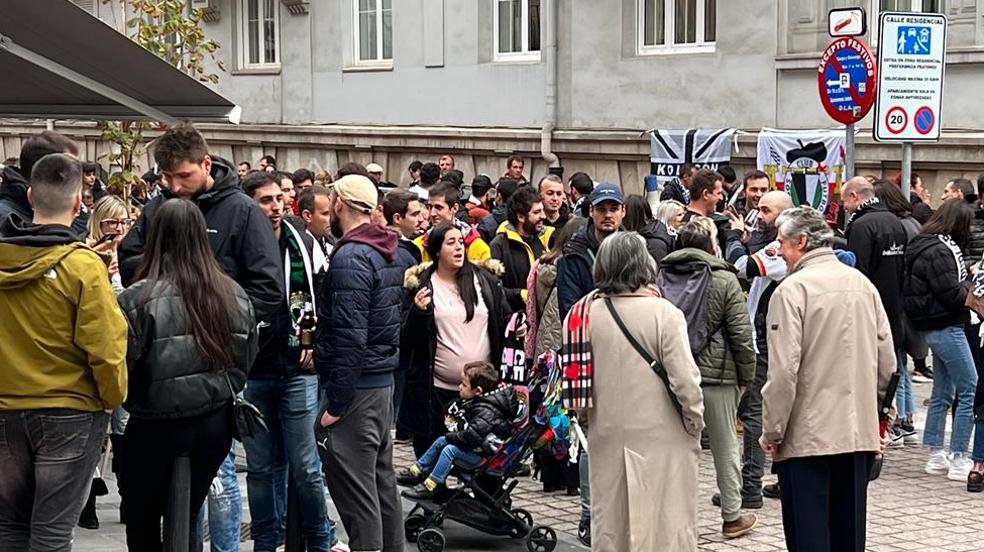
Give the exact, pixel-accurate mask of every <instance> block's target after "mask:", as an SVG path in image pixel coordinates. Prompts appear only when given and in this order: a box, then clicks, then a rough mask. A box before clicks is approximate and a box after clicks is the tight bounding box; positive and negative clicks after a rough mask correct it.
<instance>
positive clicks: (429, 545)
mask: <svg viewBox="0 0 984 552" xmlns="http://www.w3.org/2000/svg"><path fill="white" fill-rule="evenodd" d="M555 540H556V537H555ZM445 542H446V541H445V539H444V533H442V532H441V530H440V529H434V528H433V527H432V528H430V529H424V530H423V531H421V532H420V534H419V535H417V550H420V552H443V550H444V543H445ZM551 550H553V549H552V548H551Z"/></svg>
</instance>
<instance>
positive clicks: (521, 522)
mask: <svg viewBox="0 0 984 552" xmlns="http://www.w3.org/2000/svg"><path fill="white" fill-rule="evenodd" d="M537 368H538V369H537V372H536V374H535V375H534V376H533V378H532V381H531V382H530V384H529V387H528V389H527V388H523V387H516V391H517V394H518V395H519V397H520V403H521V404H522V403H525V404H526V405H528V406H527V407H526V408H521V411H522V414H521V415H520V417H519V418H518V419H517V420H516V421H515V422H514V425H515V426H516V427H517V428H519V429H518V431H517V432H516V433H514V434H513V435H512V436H511V437H510V438H509V439H508V440H506V441H505V442H504V443H503V444H502V445H501V446H500V447H499V448H498V450H497V451H496V453H495V454H493V455H492V456H490V457H488V458H486V459H485V460H484V461H483V462H482V463H481V464H480V465H479V466H478V467H477V468H475V469H472V470H465V469H462V468H458V467H455V468H454V469H453V470H452V472H451V474H452V475H454V476H455V477H456V478H457V479H458V480H459V481H461V485H460V486H458V487H457V488H454V489H448V491H447V493H446V494H445V495H444V496H441V497H440V498H439V499H438V500H435V501H418V502H417V504H416V505H415V506H414V507H413V509H412V510H410V513H409V514H408V515H407V518H406V520H404V522H403V528H404V531H405V533H406V538H407V540H408V541H409V542H416V543H417V549H418V550H420V551H421V552H441V551H442V550H444V546H445V543H446V538H445V536H444V531H443V530H442V529H441V527H442V526H443V524H444V520H445V519H450V520H453V521H456V522H458V523H461V524H463V525H467V526H468V527H471V528H473V529H477V530H479V531H481V532H483V533H486V534H489V535H494V536H502V537H511V538H514V539H522V538H525V540H526V548H527V550H529V551H530V552H551V551H552V550H553V549H554V548H555V547H556V546H557V533H556V532H554V530H553V529H551V528H550V527H547V526H545V525H535V524H534V522H533V515H532V514H531V513H530V512H528V511H526V510H524V509H522V508H513V507H512V498H511V493H512V491H513V490H514V489H515V488H516V485H518V484H519V481H518V480H517V479H516V477H515V476H516V472H518V471H519V470H520V468H521V467H522V466H523V464H524V462H525V461H526V460H527V459H528V458H529V457H530V456H531V455H532V453H533V451H534V450H535V449H537V448H540V447H542V446H544V445H545V444H546V443H547V442H549V441H550V440H552V439H555V438H556V433H555V431H554V429H553V428H552V427H551V418H550V416H549V415H548V414H546V413H548V412H550V411H552V410H554V407H553V405H556V404H557V403H559V395H560V391H559V390H560V370H559V369H558V368H556V364H555V362H554V358H553V353H545V354H544V356H541V357H540V359H539V362H538V364H537ZM538 403H539V404H538ZM534 408H535V410H534ZM530 412H536V413H537V414H536V415H534V416H530V415H529V413H530Z"/></svg>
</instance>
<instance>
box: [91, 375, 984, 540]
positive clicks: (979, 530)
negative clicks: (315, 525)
mask: <svg viewBox="0 0 984 552" xmlns="http://www.w3.org/2000/svg"><path fill="white" fill-rule="evenodd" d="M931 387H932V385H931V384H916V385H914V389H915V397H916V404H917V405H920V406H919V407H918V410H921V411H922V415H921V416H919V417H917V420H916V427H917V428H921V427H922V426H923V423H924V416H925V407H923V406H921V405H922V403H923V399H925V398H927V397H928V396H929V392H930V390H931ZM412 461H413V453H412V451H411V450H410V448H409V447H408V446H398V447H397V448H396V450H395V453H394V464H395V465H396V466H397V467H402V466H405V465H409V464H410V463H411V462H412ZM925 462H926V453H925V451H923V450H922V449H921V448H920V447H919V446H907V447H904V448H901V449H889V451H888V453H887V455H886V461H885V467H884V469H883V471H882V475H881V478H880V479H878V480H877V481H875V482H873V483H872V484H871V486H870V487H869V491H868V541H867V547H866V548H867V550H868V551H870V552H897V551H926V552H929V551H933V552H936V551H941V552H960V551H975V552H976V551H980V550H984V525H981V521H980V518H981V512H982V511H984V494H970V493H968V492H967V491H966V484H965V483H964V482H955V481H949V480H948V479H946V477H945V476H931V475H927V474H926V473H925V472H923V466H924V464H925ZM107 479H108V481H107V483H108V484H109V486H110V495H109V496H106V497H101V498H100V499H99V502H98V506H97V509H98V513H99V518H100V520H101V522H102V526H101V527H100V529H99V530H97V531H88V530H85V529H80V528H76V531H75V539H76V540H75V545H74V550H76V551H79V552H118V551H122V550H126V547H125V544H124V543H125V535H124V526H123V525H120V524H119V523H118V514H117V512H118V507H119V496H118V495H117V494H116V489H115V480H113V477H112V474H108V478H107ZM766 480H767V482H773V481H774V476H770V475H767V476H766ZM239 482H240V487H241V489H242V490H243V495H244V497H245V489H246V484H245V475H244V474H239ZM699 492H700V496H699V499H698V504H699V512H698V524H699V525H698V531H699V549H700V550H701V551H708V552H711V551H715V552H717V551H721V552H724V551H748V552H759V551H761V552H765V551H773V550H785V549H786V547H785V543H784V540H783V532H782V519H781V515H780V509H779V502H778V501H776V500H770V499H766V500H765V506H764V507H763V508H762V509H761V510H756V511H754V513H756V514H757V515H758V518H759V521H758V527H756V529H755V530H754V531H752V532H751V533H750V534H748V535H746V536H744V537H741V538H738V539H734V540H727V539H725V538H724V537H723V536H722V535H721V518H720V513H719V511H718V510H717V508H714V507H713V506H712V505H711V496H712V495H713V494H714V493H715V492H716V485H715V479H714V465H713V462H712V460H711V455H710V452H709V451H703V452H702V453H701V458H700V486H699ZM513 501H514V504H515V505H516V506H517V507H521V508H524V509H526V510H528V511H529V512H530V513H532V514H533V517H534V521H535V523H536V524H542V525H548V526H550V527H552V528H553V529H554V530H555V531H556V532H557V535H558V539H559V540H560V542H559V544H558V546H557V548H556V550H557V551H559V552H570V551H585V550H587V549H586V548H584V547H582V546H580V545H579V544H578V543H577V541H576V539H575V536H574V535H575V534H576V533H577V521H578V514H579V506H578V497H568V496H566V495H565V494H564V493H563V492H560V493H551V494H549V495H547V494H544V493H543V492H541V486H540V484H539V482H538V481H534V480H532V479H523V480H522V481H520V484H519V486H517V488H516V490H515V491H514V492H513ZM403 507H404V512H408V511H409V509H410V508H411V507H412V503H410V502H408V501H404V504H403ZM331 514H332V516H333V519H336V520H337V519H338V517H337V513H336V512H335V510H334V506H333V505H332V507H331ZM248 519H249V509H248V507H247V505H246V501H245V499H244V501H243V520H244V521H248ZM339 529H340V530H341V524H339ZM445 530H446V531H445V532H446V536H447V547H446V548H445V549H446V550H448V551H456V552H457V551H460V552H468V551H473V550H474V551H480V550H495V551H500V550H501V551H516V552H519V551H522V550H526V546H525V543H524V542H523V541H522V540H510V539H507V538H500V537H489V536H486V535H483V534H481V533H478V532H477V531H474V530H471V529H469V528H467V527H463V526H460V525H458V524H456V523H454V522H450V521H449V522H446V523H445ZM342 538H343V540H344V533H342ZM205 549H206V550H208V546H207V543H206V547H205ZM241 550H242V551H244V552H248V551H252V550H253V547H252V541H249V540H246V541H244V542H243V543H242V548H241ZM406 550H407V551H411V550H416V546H414V545H409V544H408V546H407V548H406ZM618 552H622V551H618Z"/></svg>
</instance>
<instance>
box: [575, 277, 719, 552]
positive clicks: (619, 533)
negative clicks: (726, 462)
mask: <svg viewBox="0 0 984 552" xmlns="http://www.w3.org/2000/svg"><path fill="white" fill-rule="evenodd" d="M613 303H614V306H615V309H616V311H617V312H618V313H619V315H620V316H621V318H622V319H623V320H624V321H625V324H626V326H627V327H628V329H629V331H630V332H631V333H632V335H633V336H634V337H635V338H636V339H637V340H638V341H639V342H640V343H641V344H642V345H643V346H644V347H645V348H646V350H647V351H648V352H649V353H650V354H652V355H653V356H654V357H655V358H656V359H657V360H659V361H660V362H661V363H662V364H663V366H664V367H665V369H666V372H667V374H668V376H669V381H670V386H671V387H672V388H673V390H674V392H675V393H676V396H677V397H678V398H679V400H680V403H681V405H682V407H683V413H684V420H683V421H681V419H680V416H679V415H677V412H676V410H674V409H673V405H672V403H671V402H670V398H669V394H668V393H667V389H666V387H665V386H664V384H663V382H662V380H660V379H659V377H658V376H657V375H656V374H655V373H653V371H652V370H651V369H650V367H649V364H648V363H646V362H645V361H643V359H642V357H641V356H640V355H639V353H638V352H636V350H635V349H633V348H632V345H630V344H629V342H628V341H627V340H626V339H625V338H624V337H623V336H622V332H621V331H620V330H619V328H618V326H617V325H616V324H615V321H614V320H613V318H612V317H611V315H610V314H609V312H608V309H607V307H606V306H605V303H604V301H603V300H601V299H599V300H596V301H594V302H593V303H592V305H591V310H590V338H591V345H592V348H593V354H594V382H593V385H594V407H593V408H592V409H591V410H590V411H589V413H588V420H589V422H590V428H591V429H590V431H589V436H588V447H589V454H590V457H591V513H592V519H591V525H592V527H591V536H592V544H593V547H592V550H600V551H605V552H629V551H660V550H667V551H670V550H672V551H674V552H683V551H688V550H697V462H698V455H699V454H700V443H699V437H700V432H701V429H703V426H704V422H703V413H704V404H703V398H702V395H701V390H700V372H699V371H698V369H697V365H696V363H694V359H693V356H692V355H691V353H690V345H689V341H688V339H687V325H686V321H685V319H684V317H683V313H681V312H680V311H679V310H677V308H676V307H674V306H673V305H671V304H670V303H669V302H668V301H666V300H664V299H661V298H658V297H653V296H651V295H650V294H639V295H627V296H618V297H615V298H614V299H613Z"/></svg>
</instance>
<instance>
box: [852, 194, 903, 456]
mask: <svg viewBox="0 0 984 552" xmlns="http://www.w3.org/2000/svg"><path fill="white" fill-rule="evenodd" d="M841 200H842V201H843V202H844V208H845V209H847V212H848V213H849V215H850V218H849V221H850V222H849V223H848V225H847V230H846V231H845V233H844V235H845V237H846V238H847V249H849V250H851V251H852V252H853V253H854V255H855V256H856V257H857V263H856V264H855V268H857V269H858V270H860V271H861V272H862V273H864V275H865V276H867V277H868V279H869V280H871V283H872V284H874V285H875V288H877V289H878V294H879V295H880V296H881V300H882V304H883V305H884V306H885V313H886V314H887V315H888V320H889V323H890V324H891V326H892V341H893V343H894V344H895V349H896V354H897V357H898V364H899V373H900V376H899V391H898V396H899V398H900V400H899V402H898V404H899V412H898V419H899V421H900V422H901V425H899V426H898V427H896V428H893V430H892V435H891V437H892V442H891V443H890V444H892V445H895V446H901V445H903V444H904V443H909V444H916V443H918V437H917V435H916V430H915V428H914V427H913V425H912V418H913V416H914V415H915V413H914V412H910V411H909V406H908V405H907V404H906V403H909V404H911V401H908V400H905V399H906V398H907V397H908V390H909V389H910V388H911V386H910V385H909V378H908V375H907V374H906V371H905V366H904V363H905V347H904V345H905V326H906V324H905V313H904V312H903V311H902V279H903V278H904V271H905V262H904V259H905V246H906V243H908V241H909V240H908V237H907V236H906V233H905V227H904V226H902V221H901V219H899V217H897V216H896V215H895V214H894V213H892V212H891V211H889V210H888V207H886V206H885V205H883V204H882V203H881V202H880V201H879V200H878V198H877V197H875V190H874V186H873V185H872V184H871V183H870V182H868V180H867V179H865V178H863V177H859V176H856V177H854V178H852V179H850V180H848V181H847V182H846V183H845V184H844V187H843V188H842V189H841Z"/></svg>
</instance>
